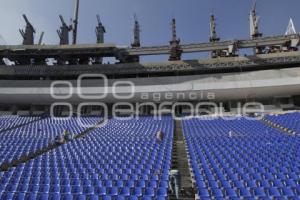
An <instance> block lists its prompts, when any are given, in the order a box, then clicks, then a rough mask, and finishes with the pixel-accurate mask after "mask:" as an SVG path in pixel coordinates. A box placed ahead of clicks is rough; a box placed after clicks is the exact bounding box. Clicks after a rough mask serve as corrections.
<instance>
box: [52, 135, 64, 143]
mask: <svg viewBox="0 0 300 200" xmlns="http://www.w3.org/2000/svg"><path fill="white" fill-rule="evenodd" d="M54 141H55V143H56V144H57V145H61V144H63V143H65V138H64V136H63V135H58V136H56V137H55V139H54Z"/></svg>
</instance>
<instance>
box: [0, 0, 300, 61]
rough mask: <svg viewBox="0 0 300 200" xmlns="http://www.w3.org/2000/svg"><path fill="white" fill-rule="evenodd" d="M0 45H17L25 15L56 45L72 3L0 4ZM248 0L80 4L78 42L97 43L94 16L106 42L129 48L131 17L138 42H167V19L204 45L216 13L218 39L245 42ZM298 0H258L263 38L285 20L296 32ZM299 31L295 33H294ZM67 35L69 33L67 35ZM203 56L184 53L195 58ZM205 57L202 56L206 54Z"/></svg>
mask: <svg viewBox="0 0 300 200" xmlns="http://www.w3.org/2000/svg"><path fill="white" fill-rule="evenodd" d="M0 2H1V6H0V44H1V43H2V44H21V43H22V38H21V36H20V34H19V31H18V30H19V28H24V26H25V22H24V20H23V18H22V14H23V13H24V14H26V15H27V17H28V19H29V20H30V21H31V23H32V24H33V26H34V27H35V29H36V31H37V35H36V42H37V41H38V38H39V35H40V33H41V31H45V36H44V41H43V43H46V44H58V42H59V39H58V36H57V33H56V30H57V29H58V28H59V26H60V20H59V17H58V16H59V14H61V15H63V17H64V18H65V21H66V22H69V21H70V19H71V18H72V15H73V9H74V1H73V0H0ZM253 2H254V1H252V0H81V1H80V11H79V25H78V43H82V44H86V43H95V40H96V36H95V26H96V23H97V21H96V14H99V15H100V16H101V20H102V22H103V24H104V26H105V27H106V31H107V33H106V35H105V41H106V42H107V43H114V44H117V45H121V46H129V45H130V44H131V42H132V39H133V33H132V32H133V16H134V14H136V15H137V17H138V20H139V22H140V25H141V43H142V45H144V46H147V45H159V44H168V43H169V40H170V38H171V19H172V18H176V25H177V35H178V37H179V38H180V39H181V43H194V42H207V41H208V38H209V16H210V14H211V13H214V14H215V17H216V19H217V32H218V35H219V37H220V38H221V39H222V40H228V39H246V38H249V12H250V10H251V7H252V5H253ZM299 8H300V1H299V0H257V12H258V15H259V16H260V30H261V32H263V34H264V35H265V36H270V35H280V34H284V32H285V30H286V27H287V24H288V21H289V18H293V21H294V24H295V27H296V30H297V28H298V27H299V28H300V12H299ZM297 31H298V30H297ZM70 36H71V35H70ZM202 56H203V53H202V54H200V53H199V54H191V55H188V54H186V55H183V59H196V58H197V57H202ZM205 56H206V55H205ZM167 58H168V57H167V56H156V57H152V56H148V57H145V58H143V59H142V60H143V61H155V60H167Z"/></svg>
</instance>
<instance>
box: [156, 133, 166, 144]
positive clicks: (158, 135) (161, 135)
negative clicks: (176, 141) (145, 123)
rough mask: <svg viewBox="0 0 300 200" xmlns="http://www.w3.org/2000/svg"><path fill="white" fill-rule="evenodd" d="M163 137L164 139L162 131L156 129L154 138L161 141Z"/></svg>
mask: <svg viewBox="0 0 300 200" xmlns="http://www.w3.org/2000/svg"><path fill="white" fill-rule="evenodd" d="M163 139H164V133H163V132H162V131H158V132H157V133H156V140H157V141H158V142H162V141H163Z"/></svg>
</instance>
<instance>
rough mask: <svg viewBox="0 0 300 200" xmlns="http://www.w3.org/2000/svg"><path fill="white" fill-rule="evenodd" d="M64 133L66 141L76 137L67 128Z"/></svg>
mask: <svg viewBox="0 0 300 200" xmlns="http://www.w3.org/2000/svg"><path fill="white" fill-rule="evenodd" d="M63 135H64V138H65V141H71V140H73V138H74V135H73V134H71V133H69V132H68V131H67V130H64V133H63Z"/></svg>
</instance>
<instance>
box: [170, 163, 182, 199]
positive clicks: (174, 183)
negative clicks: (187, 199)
mask: <svg viewBox="0 0 300 200" xmlns="http://www.w3.org/2000/svg"><path fill="white" fill-rule="evenodd" d="M169 188H170V190H171V194H175V195H176V199H179V193H180V190H181V176H180V173H179V171H178V170H177V169H171V170H170V174H169Z"/></svg>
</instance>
